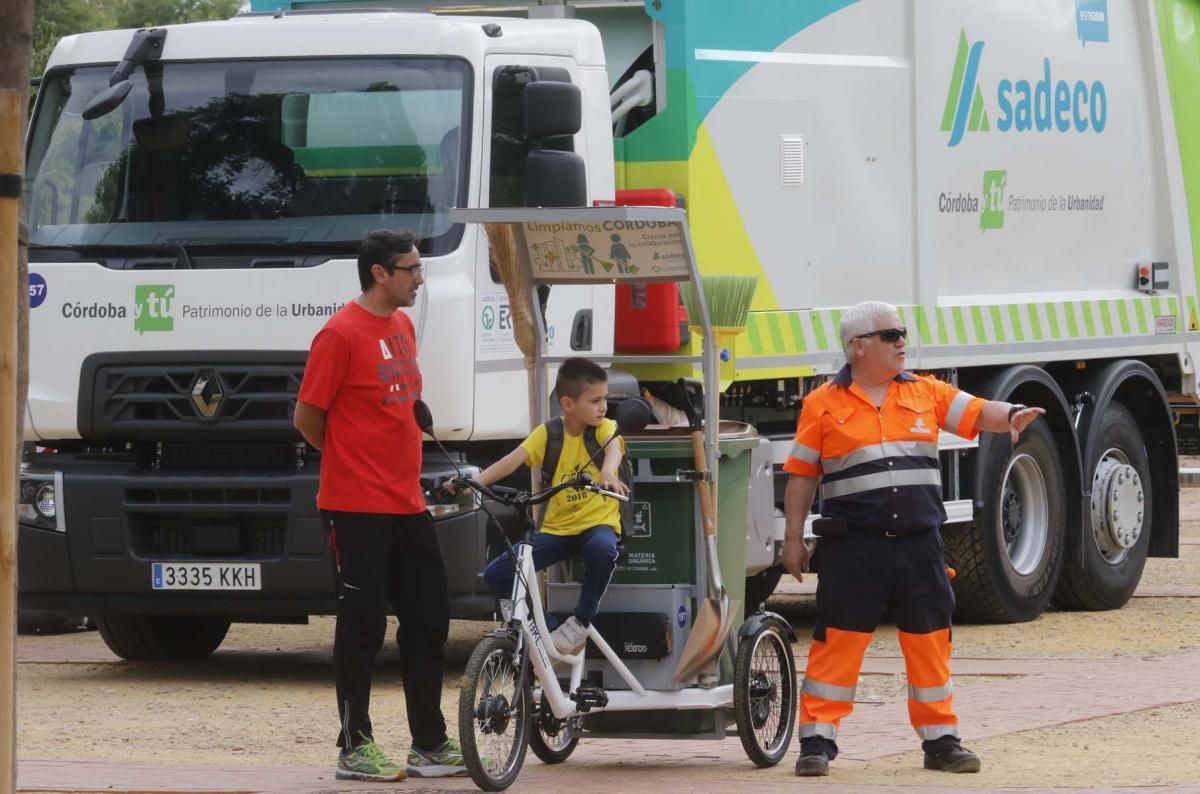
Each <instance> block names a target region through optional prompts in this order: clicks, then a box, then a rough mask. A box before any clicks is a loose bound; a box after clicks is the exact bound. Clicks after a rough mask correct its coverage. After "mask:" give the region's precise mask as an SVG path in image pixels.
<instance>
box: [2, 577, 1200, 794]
mask: <svg viewBox="0 0 1200 794" xmlns="http://www.w3.org/2000/svg"><path fill="white" fill-rule="evenodd" d="M1188 595H1189V596H1190V597H1200V589H1196V588H1193V591H1192V592H1190V593H1188ZM25 661H30V660H29V659H28V658H27V657H25ZM47 661H48V660H47ZM73 661H81V660H73ZM903 669H904V667H903V659H902V658H900V657H898V656H869V657H868V658H867V660H866V663H865V664H864V667H863V673H864V674H902V673H903ZM954 673H955V677H956V678H958V679H967V678H974V679H977V680H976V681H975V682H973V683H972V684H971V686H970V693H971V695H970V697H967V698H963V699H962V700H961V702H960V703H957V704H956V706H957V707H958V710H959V713H960V716H961V717H962V719H963V722H964V724H966V725H970V726H971V738H972V739H983V738H988V737H992V736H1001V735H1005V734H1011V733H1016V732H1019V731H1028V730H1033V729H1037V728H1042V727H1047V726H1053V725H1062V724H1065V723H1070V722H1075V721H1079V720H1089V719H1095V718H1098V717H1105V716H1109V715H1115V714H1124V713H1129V712H1134V711H1141V710H1145V709H1151V708H1155V707H1160V706H1171V705H1176V704H1181V703H1190V702H1194V701H1196V700H1197V699H1200V650H1192V651H1187V652H1184V653H1179V654H1173V655H1168V656H1160V657H1155V658H1147V659H1137V658H1123V659H1117V660H1096V659H1062V658H1055V659H972V658H963V657H958V658H956V659H955V663H954ZM1113 680H1120V681H1121V682H1122V685H1121V686H1120V687H1115V686H1108V685H1105V683H1103V682H1108V681H1113ZM840 744H841V748H842V758H844V759H855V760H859V761H869V760H873V759H880V758H884V757H887V756H891V755H895V754H898V753H913V751H914V750H915V739H914V738H913V734H912V729H911V728H910V727H909V725H908V722H907V714H906V710H905V708H904V704H903V702H902V701H891V702H882V703H878V702H876V703H860V704H858V706H857V708H856V709H855V711H854V713H853V714H852V715H851V716H850V717H849V718H848V719H847V720H846V725H845V731H844V733H843V738H842V740H841V741H840ZM914 756H915V754H914ZM792 760H793V759H792V758H790V757H789V758H788V759H785V762H784V764H781V765H780V767H778V768H776V769H772V770H756V769H754V768H753V767H751V766H749V764H748V763H747V761H746V759H745V756H744V755H743V752H742V749H741V745H740V742H738V741H737V740H736V739H734V738H729V739H727V740H726V741H662V740H604V741H594V742H587V741H585V742H583V743H581V744H580V746H579V748H578V750H577V751H576V752H575V754H574V755H573V756H572V758H571V761H570V762H569V763H568V764H566V765H564V766H562V767H549V766H546V765H543V764H541V763H538V762H537V761H536V760H534V759H533V758H532V756H531V757H530V759H529V761H528V762H527V764H526V766H525V768H524V770H523V771H522V773H521V777H520V778H519V781H518V783H519V785H518V790H520V791H528V792H542V791H546V792H549V791H554V792H561V791H562V790H563V789H564V788H569V789H574V790H577V791H611V790H624V789H627V788H630V787H633V786H636V788H637V789H638V790H650V791H664V792H665V791H689V792H697V791H738V792H757V791H769V790H779V789H780V788H782V787H783V786H785V785H794V784H796V779H795V778H794V777H791V775H790V771H791V770H790V765H791V763H792ZM331 771H332V770H331V769H330V767H327V766H326V767H299V768H297V767H289V768H271V767H233V766H230V767H212V766H159V765H152V764H130V763H124V762H122V763H108V762H104V761H90V760H68V761H62V760H56V761H50V760H32V759H22V760H21V761H20V763H19V765H18V790H19V791H21V792H43V791H45V792H61V791H126V792H168V791H170V792H259V791H262V792H273V791H287V792H299V793H303V794H308V793H309V792H312V793H313V794H316V793H317V792H332V791H355V790H359V789H364V790H365V789H376V790H378V789H379V788H380V786H379V785H378V784H355V783H346V782H343V781H338V780H335V779H334V778H333V775H332V774H331ZM631 772H636V774H631ZM581 773H582V774H581ZM1198 780H1200V776H1198ZM397 787H399V788H402V789H403V790H405V791H471V790H474V787H473V785H472V784H471V782H470V780H463V779H458V780H440V781H414V780H410V781H408V782H406V783H404V784H398V786H397ZM389 788H394V787H390V786H389ZM836 790H837V791H846V792H863V793H864V794H866V792H870V793H871V794H883V792H901V791H903V792H908V793H909V794H911V792H912V791H913V790H914V789H913V787H911V786H839V787H837V788H836ZM920 790H922V791H928V792H940V791H945V792H950V791H961V788H960V787H956V786H950V785H946V786H937V787H935V786H922V787H921V789H920ZM988 790H989V791H993V792H995V791H1006V792H1007V791H1012V792H1016V791H1022V792H1028V791H1030V789H1028V788H1025V789H1014V788H1003V789H999V788H993V789H988ZM1055 790H1056V791H1066V789H1055ZM1089 790H1096V789H1089ZM1105 790H1106V791H1112V792H1123V793H1124V792H1134V791H1136V792H1146V791H1159V792H1181V793H1182V792H1185V791H1187V792H1196V791H1200V783H1198V784H1197V785H1195V786H1189V787H1178V786H1176V787H1138V788H1136V789H1133V788H1130V789H1105Z"/></svg>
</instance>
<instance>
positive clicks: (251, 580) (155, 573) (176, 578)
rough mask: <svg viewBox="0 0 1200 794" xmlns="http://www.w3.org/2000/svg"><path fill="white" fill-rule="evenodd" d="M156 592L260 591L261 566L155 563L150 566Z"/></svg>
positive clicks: (254, 563)
mask: <svg viewBox="0 0 1200 794" xmlns="http://www.w3.org/2000/svg"><path fill="white" fill-rule="evenodd" d="M150 586H151V587H152V588H154V589H155V590H261V589H262V565H261V564H260V563H257V562H155V563H151V564H150Z"/></svg>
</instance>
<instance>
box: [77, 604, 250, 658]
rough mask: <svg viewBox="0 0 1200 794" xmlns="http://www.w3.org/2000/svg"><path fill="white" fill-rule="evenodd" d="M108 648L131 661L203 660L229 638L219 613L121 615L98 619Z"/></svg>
mask: <svg viewBox="0 0 1200 794" xmlns="http://www.w3.org/2000/svg"><path fill="white" fill-rule="evenodd" d="M94 620H95V622H96V628H97V629H99V630H100V637H101V638H102V639H103V640H104V644H105V645H107V646H108V649H109V650H110V651H112V652H113V653H115V654H116V655H117V656H120V657H121V658H122V659H128V660H130V661H154V662H158V661H183V660H187V659H203V658H204V657H206V656H208V655H209V654H211V653H212V652H213V651H215V650H216V649H217V647H218V646H219V645H220V644H221V641H222V640H223V639H225V633H226V632H227V631H229V624H230V620H229V618H227V617H222V616H219V615H117V616H107V617H97V618H94Z"/></svg>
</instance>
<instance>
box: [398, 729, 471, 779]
mask: <svg viewBox="0 0 1200 794" xmlns="http://www.w3.org/2000/svg"><path fill="white" fill-rule="evenodd" d="M408 774H409V775H411V776H413V777H457V776H459V775H465V774H467V764H466V762H465V761H463V754H462V748H460V747H459V746H458V742H456V741H455V740H454V739H450V738H447V739H446V741H444V742H442V746H441V747H439V748H438V749H436V750H430V751H428V752H427V751H425V750H418V749H417V748H415V747H413V748H411V749H410V750H409V751H408Z"/></svg>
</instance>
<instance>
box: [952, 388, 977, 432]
mask: <svg viewBox="0 0 1200 794" xmlns="http://www.w3.org/2000/svg"><path fill="white" fill-rule="evenodd" d="M971 399H972V397H971V395H969V394H967V393H966V392H965V391H960V392H959V393H958V396H957V397H955V398H954V400H953V401H952V402H951V403H950V410H949V411H947V412H946V429H947V430H949V431H950V432H951V433H958V426H959V425H960V424H961V423H962V418H963V414H964V413H966V410H967V406H968V405H970V404H971Z"/></svg>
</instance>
